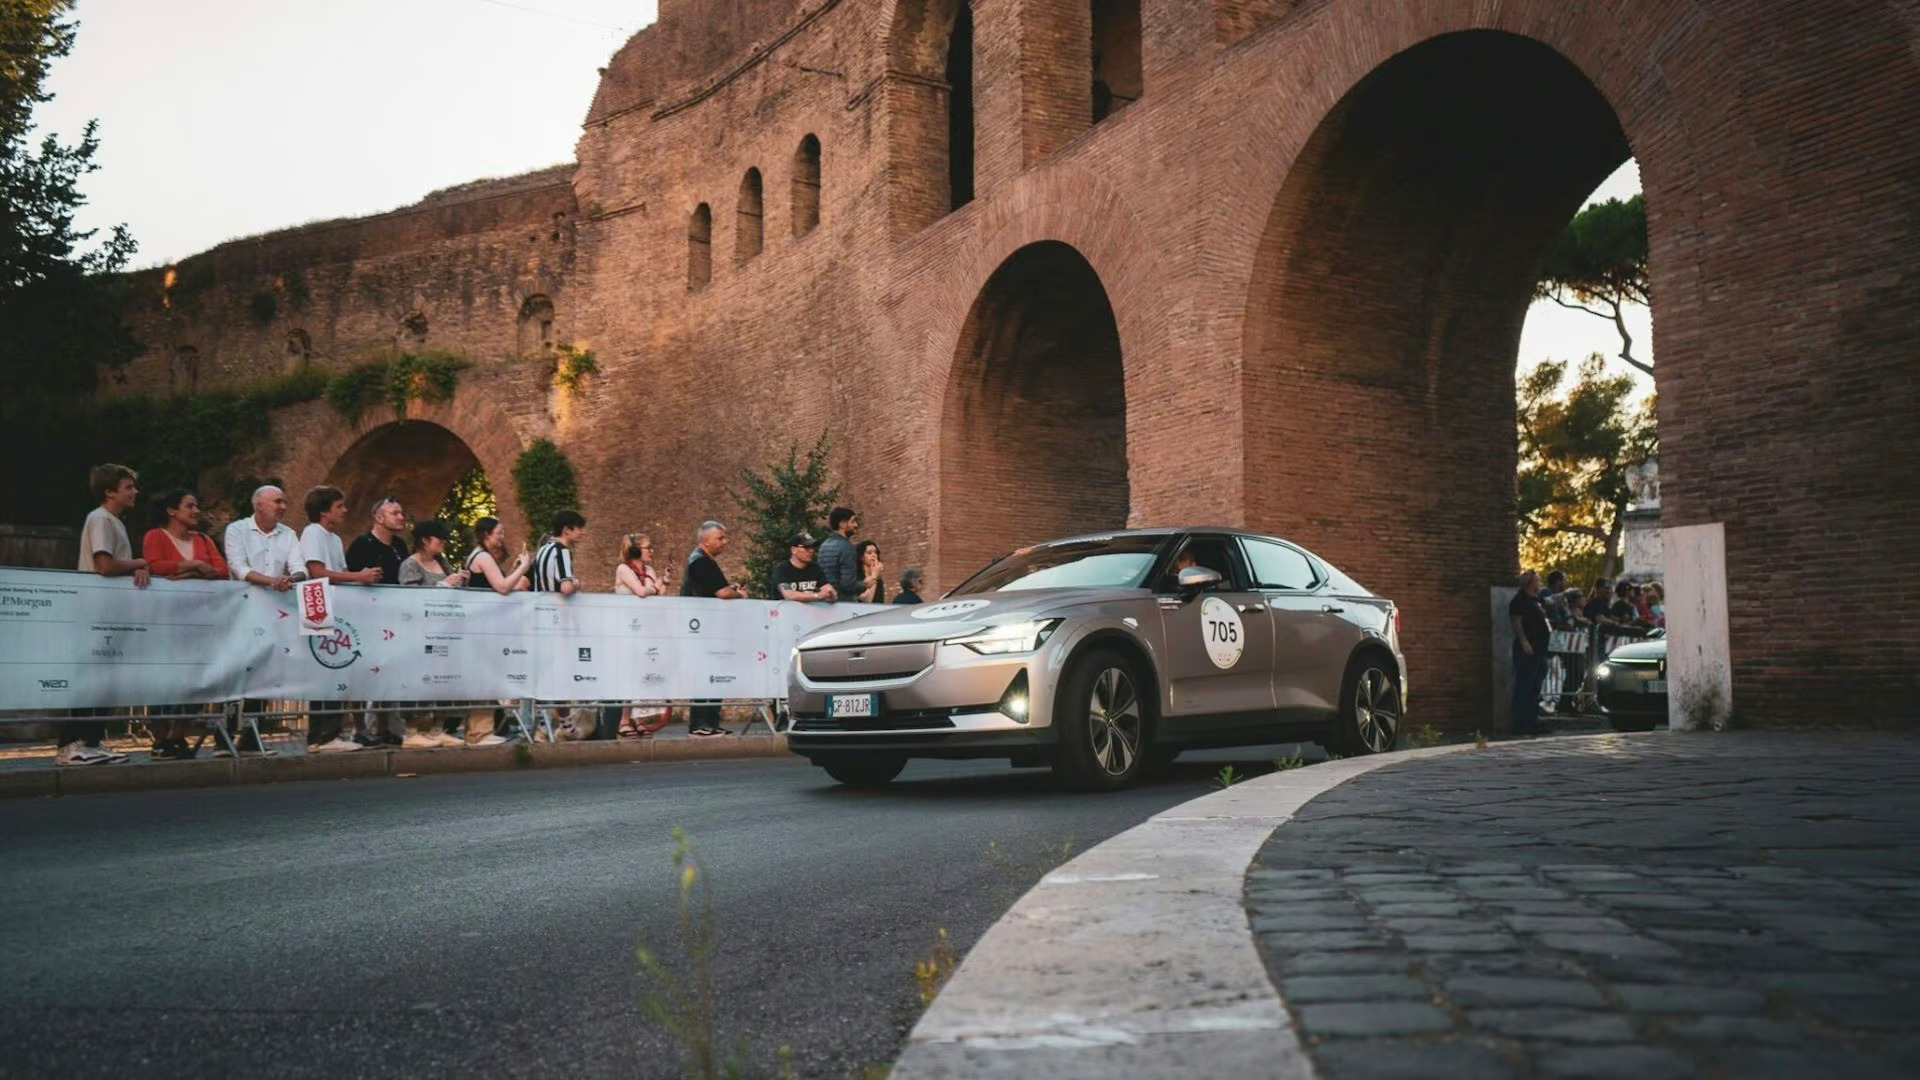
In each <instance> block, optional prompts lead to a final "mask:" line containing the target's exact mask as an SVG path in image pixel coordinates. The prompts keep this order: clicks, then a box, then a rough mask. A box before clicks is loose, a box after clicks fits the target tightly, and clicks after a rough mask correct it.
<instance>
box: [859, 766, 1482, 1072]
mask: <svg viewBox="0 0 1920 1080" xmlns="http://www.w3.org/2000/svg"><path fill="white" fill-rule="evenodd" d="M1471 749H1473V747H1472V745H1471V744H1467V745H1462V746H1443V747H1434V748H1432V749H1427V750H1403V751H1397V752H1395V753H1391V754H1379V755H1374V756H1371V757H1364V758H1352V759H1347V760H1341V761H1330V762H1327V763H1325V764H1322V765H1315V766H1313V767H1311V768H1307V769H1295V770H1289V771H1287V772H1279V773H1274V774H1272V775H1269V776H1264V777H1261V778H1259V779H1257V780H1249V781H1247V782H1245V783H1242V784H1237V785H1235V786H1233V787H1231V788H1228V789H1227V790H1225V791H1221V792H1216V793H1214V794H1212V795H1206V796H1202V797H1201V798H1198V799H1194V800H1192V801H1191V802H1187V803H1183V804H1181V805H1179V806H1176V807H1173V808H1171V809H1169V810H1165V811H1163V812H1161V813H1159V814H1156V815H1155V816H1153V817H1152V818H1149V819H1148V820H1147V821H1146V822H1145V823H1144V824H1141V825H1138V826H1135V827H1134V828H1132V829H1129V830H1127V831H1126V832H1123V833H1121V834H1120V835H1118V836H1115V837H1113V838H1112V839H1110V840H1107V841H1106V842H1105V843H1102V844H1100V845H1099V846H1098V847H1095V848H1093V849H1092V850H1090V851H1088V852H1087V853H1086V854H1084V855H1081V856H1080V857H1079V858H1077V859H1074V860H1073V861H1071V862H1069V863H1067V864H1066V865H1065V866H1062V867H1060V868H1059V869H1057V870H1055V871H1054V872H1053V873H1051V874H1048V875H1047V876H1046V877H1045V878H1042V879H1041V881H1040V883H1039V884H1038V885H1036V886H1034V888H1033V889H1032V890H1030V891H1029V892H1028V893H1027V894H1026V895H1025V896H1023V897H1021V898H1020V900H1019V902H1018V903H1016V904H1014V906H1013V908H1012V909H1011V910H1009V911H1008V912H1007V913H1006V915H1004V916H1002V917H1001V919H1000V921H999V922H997V923H995V924H994V925H993V926H992V928H990V929H989V930H988V931H987V933H986V934H985V936H983V937H982V938H981V939H980V942H979V943H978V944H977V945H975V946H974V947H973V950H972V951H971V952H970V953H968V955H967V958H966V961H965V962H964V963H962V964H961V965H960V969H959V970H958V971H956V972H955V973H954V975H953V978H952V979H951V980H950V981H949V982H948V984H947V986H946V988H945V989H944V990H942V991H941V993H940V996H939V997H937V998H935V999H934V1002H933V1005H932V1007H931V1008H929V1009H928V1010H927V1012H926V1014H925V1015H924V1016H922V1017H921V1018H920V1022H919V1023H918V1024H916V1025H914V1028H913V1031H912V1033H911V1034H909V1035H908V1037H907V1046H906V1049H905V1050H904V1051H903V1052H902V1053H901V1055H900V1060H899V1061H898V1062H897V1063H896V1064H895V1065H894V1068H893V1073H892V1075H893V1078H894V1080H936V1078H938V1080H944V1078H948V1077H980V1076H990V1077H998V1076H1007V1077H1022V1078H1025V1077H1050V1078H1051V1077H1060V1078H1070V1077H1086V1078H1088V1080H1107V1078H1108V1077H1112V1076H1175V1075H1193V1076H1206V1077H1208V1078H1209V1080H1214V1078H1228V1077H1248V1078H1254V1077H1260V1078H1271V1077H1301V1078H1311V1077H1313V1076H1314V1075H1315V1073H1314V1070H1313V1065H1312V1062H1311V1061H1310V1060H1309V1059H1308V1058H1307V1056H1306V1054H1305V1053H1304V1052H1303V1051H1302V1050H1301V1048H1300V1044H1299V1040H1298V1039H1297V1038H1296V1037H1295V1035H1294V1031H1293V1027H1292V1025H1291V1024H1290V1023H1289V1022H1288V1020H1287V1012H1286V1009H1285V1007H1284V1006H1283V1005H1282V1004H1281V1002H1280V996H1279V994H1278V993H1277V992H1275V990H1274V988H1273V982H1272V980H1271V979H1270V978H1269V977H1268V975H1267V968H1266V965H1265V963H1263V962H1262V961H1261V959H1260V956H1259V954H1258V953H1256V952H1255V951H1254V944H1253V930H1252V928H1251V927H1250V926H1249V925H1248V922H1247V910H1246V901H1245V896H1244V891H1245V878H1246V873H1247V867H1248V866H1249V865H1250V864H1251V863H1252V862H1253V860H1254V858H1255V857H1256V856H1257V855H1258V854H1259V852H1260V848H1261V846H1262V845H1264V844H1265V843H1266V842H1267V839H1268V837H1270V836H1271V835H1272V834H1273V830H1274V829H1275V828H1277V827H1279V826H1280V825H1282V824H1285V823H1286V821H1287V820H1288V819H1290V818H1292V817H1293V815H1294V814H1295V813H1296V812H1298V811H1299V809H1300V808H1301V807H1302V806H1305V805H1306V804H1307V803H1308V802H1311V801H1312V800H1313V799H1315V798H1317V797H1319V796H1320V795H1322V794H1324V793H1326V792H1327V791H1329V790H1331V789H1333V788H1335V787H1338V786H1339V785H1341V784H1344V783H1346V782H1347V781H1348V780H1351V779H1353V778H1354V777H1356V776H1362V775H1364V774H1366V773H1369V772H1372V771H1373V770H1375V769H1378V768H1381V767H1383V766H1386V765H1393V764H1397V763H1399V762H1403V761H1412V760H1418V759H1421V758H1427V757H1437V756H1440V755H1444V754H1452V753H1458V752H1460V751H1462V750H1471Z"/></svg>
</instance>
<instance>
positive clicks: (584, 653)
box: [580, 645, 593, 664]
mask: <svg viewBox="0 0 1920 1080" xmlns="http://www.w3.org/2000/svg"><path fill="white" fill-rule="evenodd" d="M592 659H593V650H592V649H589V648H587V647H586V646H584V645H583V646H581V648H580V662H581V663H583V664H584V663H587V662H588V661H590V660H592Z"/></svg>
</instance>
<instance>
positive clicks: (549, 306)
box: [514, 295, 553, 356]
mask: <svg viewBox="0 0 1920 1080" xmlns="http://www.w3.org/2000/svg"><path fill="white" fill-rule="evenodd" d="M514 341H515V344H516V345H517V346H518V348H519V351H520V355H522V356H526V355H529V354H532V353H539V352H545V351H547V350H548V349H551V348H553V301H552V300H549V299H547V298H546V297H545V296H540V295H534V296H529V297H527V300H526V302H525V303H523V304H521V305H520V320H519V332H518V333H517V334H516V335H515V339H514Z"/></svg>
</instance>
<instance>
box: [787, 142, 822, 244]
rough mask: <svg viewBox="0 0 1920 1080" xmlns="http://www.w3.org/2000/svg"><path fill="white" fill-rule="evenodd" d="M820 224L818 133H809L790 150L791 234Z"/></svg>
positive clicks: (807, 231) (802, 231)
mask: <svg viewBox="0 0 1920 1080" xmlns="http://www.w3.org/2000/svg"><path fill="white" fill-rule="evenodd" d="M819 224H820V137H819V136H817V135H808V136H807V137H806V138H804V139H801V140H800V148H799V149H798V150H795V151H794V152H793V235H795V236H805V235H807V234H808V233H810V232H812V231H813V230H814V228H815V227H817V226H818V225H819Z"/></svg>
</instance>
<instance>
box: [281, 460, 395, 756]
mask: <svg viewBox="0 0 1920 1080" xmlns="http://www.w3.org/2000/svg"><path fill="white" fill-rule="evenodd" d="M302 501H303V503H304V506H303V508H304V509H305V510H306V512H307V527H306V528H305V529H302V530H300V560H301V563H302V564H303V565H304V567H305V568H306V572H307V577H308V578H325V579H327V580H328V581H331V582H333V583H334V584H335V585H372V584H374V583H375V582H377V581H379V580H380V568H379V567H377V566H370V567H368V568H367V569H365V570H349V569H347V548H346V545H345V544H343V543H341V542H340V527H341V526H342V525H345V524H346V523H347V496H346V493H345V492H343V491H341V490H340V489H339V488H337V487H327V486H326V485H324V484H323V485H321V486H320V487H316V488H311V489H309V490H308V491H307V495H306V498H305V499H304V500H302ZM347 705H348V703H347V702H344V701H316V702H313V703H312V705H310V706H309V707H308V712H307V752H308V753H310V754H344V753H349V752H351V751H354V750H358V749H360V744H359V743H358V742H355V741H354V740H353V739H352V738H351V737H350V736H351V730H350V729H351V727H352V724H353V720H352V718H351V717H350V716H347V715H345V713H344V710H345V709H346V708H347ZM323 714H324V715H323Z"/></svg>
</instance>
